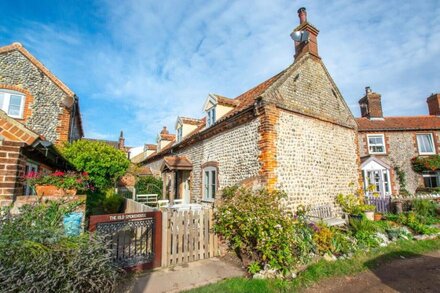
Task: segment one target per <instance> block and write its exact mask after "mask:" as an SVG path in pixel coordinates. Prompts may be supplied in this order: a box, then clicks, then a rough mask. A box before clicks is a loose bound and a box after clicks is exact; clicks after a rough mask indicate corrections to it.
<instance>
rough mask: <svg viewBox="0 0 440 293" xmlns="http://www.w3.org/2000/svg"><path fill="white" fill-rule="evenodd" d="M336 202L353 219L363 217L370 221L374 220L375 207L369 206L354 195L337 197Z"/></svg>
mask: <svg viewBox="0 0 440 293" xmlns="http://www.w3.org/2000/svg"><path fill="white" fill-rule="evenodd" d="M336 202H337V203H338V204H339V205H340V206H341V207H342V210H343V211H344V212H345V213H347V214H348V215H349V216H350V217H351V218H362V215H365V217H366V218H367V219H369V220H374V211H375V209H376V207H375V206H374V205H368V204H365V203H363V201H362V200H361V199H360V198H359V197H358V196H356V195H354V194H348V195H343V194H339V195H338V196H337V197H336Z"/></svg>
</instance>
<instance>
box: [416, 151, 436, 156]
mask: <svg viewBox="0 0 440 293" xmlns="http://www.w3.org/2000/svg"><path fill="white" fill-rule="evenodd" d="M435 154H436V153H420V152H419V156H432V155H435Z"/></svg>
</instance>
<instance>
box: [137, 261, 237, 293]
mask: <svg viewBox="0 0 440 293" xmlns="http://www.w3.org/2000/svg"><path fill="white" fill-rule="evenodd" d="M244 274H245V271H244V270H243V269H242V268H241V266H240V265H239V264H238V263H236V262H233V261H231V260H229V259H228V258H210V259H205V260H200V261H195V262H190V263H187V264H184V265H178V266H175V267H170V268H166V269H159V270H154V271H152V272H147V273H144V274H141V275H139V276H138V277H137V278H136V280H135V282H134V286H133V288H132V289H131V290H130V291H131V292H133V293H143V292H152V293H153V292H154V293H159V292H180V291H183V290H189V289H192V288H195V287H200V286H203V285H207V284H211V283H216V282H218V281H221V280H223V279H226V278H233V277H242V276H244Z"/></svg>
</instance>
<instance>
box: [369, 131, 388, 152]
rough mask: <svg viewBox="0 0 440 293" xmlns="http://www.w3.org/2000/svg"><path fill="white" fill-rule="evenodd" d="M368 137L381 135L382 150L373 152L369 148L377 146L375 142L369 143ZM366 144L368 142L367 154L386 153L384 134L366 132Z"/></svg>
mask: <svg viewBox="0 0 440 293" xmlns="http://www.w3.org/2000/svg"><path fill="white" fill-rule="evenodd" d="M370 137H381V138H382V146H383V152H374V151H372V150H371V148H370V147H374V146H379V145H377V144H370ZM367 144H368V153H369V154H386V153H387V147H386V144H385V135H384V134H380V133H378V134H367Z"/></svg>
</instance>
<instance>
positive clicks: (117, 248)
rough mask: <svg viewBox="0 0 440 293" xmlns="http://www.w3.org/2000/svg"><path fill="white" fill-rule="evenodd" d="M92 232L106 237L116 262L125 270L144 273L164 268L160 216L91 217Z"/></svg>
mask: <svg viewBox="0 0 440 293" xmlns="http://www.w3.org/2000/svg"><path fill="white" fill-rule="evenodd" d="M89 230H90V231H91V232H93V231H96V233H98V234H100V235H102V236H104V239H105V240H106V243H107V244H108V246H109V248H110V249H111V251H112V253H113V260H114V261H115V263H117V264H118V265H119V266H121V267H123V268H125V269H129V270H143V269H152V268H155V267H159V266H160V265H161V255H162V214H161V212H158V211H157V212H142V213H127V214H109V215H99V216H91V217H90V225H89Z"/></svg>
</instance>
